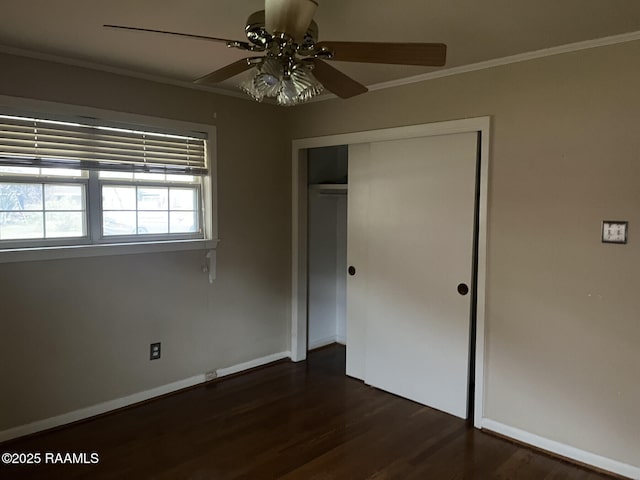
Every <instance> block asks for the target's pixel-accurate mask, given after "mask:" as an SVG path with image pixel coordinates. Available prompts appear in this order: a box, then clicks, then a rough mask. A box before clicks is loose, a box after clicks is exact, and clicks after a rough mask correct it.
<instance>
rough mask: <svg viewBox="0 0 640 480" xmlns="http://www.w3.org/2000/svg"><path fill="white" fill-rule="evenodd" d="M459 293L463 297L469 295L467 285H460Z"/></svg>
mask: <svg viewBox="0 0 640 480" xmlns="http://www.w3.org/2000/svg"><path fill="white" fill-rule="evenodd" d="M458 293H459V294H460V295H463V296H464V295H466V294H467V293H469V287H468V286H467V284H466V283H461V284H459V285H458Z"/></svg>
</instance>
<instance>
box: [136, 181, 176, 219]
mask: <svg viewBox="0 0 640 480" xmlns="http://www.w3.org/2000/svg"><path fill="white" fill-rule="evenodd" d="M168 194H169V189H168V188H165V187H138V209H139V210H167V204H168V202H167V197H168ZM165 217H166V215H165Z"/></svg>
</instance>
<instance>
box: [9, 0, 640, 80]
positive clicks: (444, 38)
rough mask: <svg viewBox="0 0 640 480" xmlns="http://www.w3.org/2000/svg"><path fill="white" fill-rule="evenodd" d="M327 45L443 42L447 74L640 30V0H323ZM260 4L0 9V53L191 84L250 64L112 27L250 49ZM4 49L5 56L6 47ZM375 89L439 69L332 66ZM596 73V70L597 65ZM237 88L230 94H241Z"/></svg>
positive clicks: (74, 2) (165, 0)
mask: <svg viewBox="0 0 640 480" xmlns="http://www.w3.org/2000/svg"><path fill="white" fill-rule="evenodd" d="M319 3H320V6H319V8H318V11H317V13H316V16H315V20H316V22H317V23H318V25H319V28H320V40H348V41H349V40H350V41H392V42H393V41H396V42H444V43H446V44H448V47H449V49H448V61H447V65H446V66H445V67H444V68H451V67H457V66H463V65H470V64H474V63H478V62H482V61H487V60H492V59H498V58H503V57H506V56H511V55H516V54H521V53H526V52H531V51H536V50H541V49H546V48H550V47H556V46H560V45H566V44H570V43H575V42H581V41H586V40H593V39H598V38H603V37H608V36H613V35H620V34H624V33H629V32H636V31H640V1H638V0H484V1H480V0H394V1H383V0H319ZM263 8H264V2H263V1H261V0H182V1H175V0H173V1H172V0H56V1H52V0H20V1H15V0H0V11H1V12H2V21H1V22H0V50H4V51H9V52H21V53H27V52H29V53H30V54H35V55H37V54H40V55H41V54H45V55H53V56H56V57H61V58H64V59H69V60H71V61H81V62H89V63H92V64H95V65H99V66H104V67H108V68H117V69H124V70H129V71H131V72H135V73H137V74H144V75H152V76H156V77H159V78H165V79H168V80H171V81H185V82H190V81H192V80H194V79H196V78H198V77H200V76H202V75H204V74H206V73H209V72H211V71H213V70H216V69H217V68H220V67H222V66H224V65H226V64H228V63H230V62H233V61H235V60H238V59H240V58H242V57H243V56H247V55H246V52H243V51H240V50H235V49H227V48H226V46H225V45H224V44H221V43H214V42H208V41H204V40H196V39H188V38H177V37H172V36H163V35H159V34H151V33H139V32H127V31H118V30H111V29H106V28H103V27H102V25H103V24H105V23H111V24H123V25H129V26H135V27H143V28H152V29H160V30H172V31H177V32H185V33H193V34H199V35H208V36H216V37H224V38H229V39H238V40H245V39H246V38H245V37H244V25H245V21H246V18H247V16H248V15H249V14H250V13H252V12H254V11H256V10H260V9H263ZM2 47H4V48H2ZM334 66H336V67H338V68H340V69H341V70H342V71H344V72H345V73H347V74H349V75H351V76H352V77H353V78H354V79H356V80H358V81H359V82H361V83H364V84H365V85H368V86H371V85H375V84H378V83H381V82H387V81H392V80H397V79H401V78H406V77H410V76H415V75H419V74H423V73H427V72H431V71H434V70H436V69H433V68H426V67H404V66H388V65H371V64H354V63H349V64H347V63H342V62H334ZM594 68H597V65H594ZM234 83H235V82H227V84H225V85H222V87H223V88H229V89H234V88H235V87H234Z"/></svg>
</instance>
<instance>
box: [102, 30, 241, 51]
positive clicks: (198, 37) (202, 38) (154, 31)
mask: <svg viewBox="0 0 640 480" xmlns="http://www.w3.org/2000/svg"><path fill="white" fill-rule="evenodd" d="M103 27H107V28H118V29H120V30H132V31H135V32H150V33H163V34H165V35H175V36H178V37H187V38H197V39H199V40H209V41H212V42H224V43H232V44H234V45H246V46H247V47H249V44H248V43H246V42H239V41H237V40H228V39H226V38H218V37H207V36H205V35H193V34H191V33H180V32H168V31H166V30H153V29H151V28H139V27H127V26H125V25H103Z"/></svg>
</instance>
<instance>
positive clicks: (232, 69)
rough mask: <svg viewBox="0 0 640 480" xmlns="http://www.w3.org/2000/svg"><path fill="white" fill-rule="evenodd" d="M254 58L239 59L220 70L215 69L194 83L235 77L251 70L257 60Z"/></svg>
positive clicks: (214, 81)
mask: <svg viewBox="0 0 640 480" xmlns="http://www.w3.org/2000/svg"><path fill="white" fill-rule="evenodd" d="M254 58H255V57H252V58H243V59H242V60H238V61H237V62H233V63H230V64H229V65H227V66H226V67H222V68H220V69H218V70H215V71H213V72H211V73H208V74H207V75H205V76H204V77H200V78H198V79H197V80H194V82H193V83H219V82H222V81H224V80H227V79H229V78H231V77H235V76H236V75H238V74H240V73H242V72H245V71H247V70H249V69H250V68H251V67H253V66H254V65H255V62H253V61H252V60H253V59H254Z"/></svg>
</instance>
